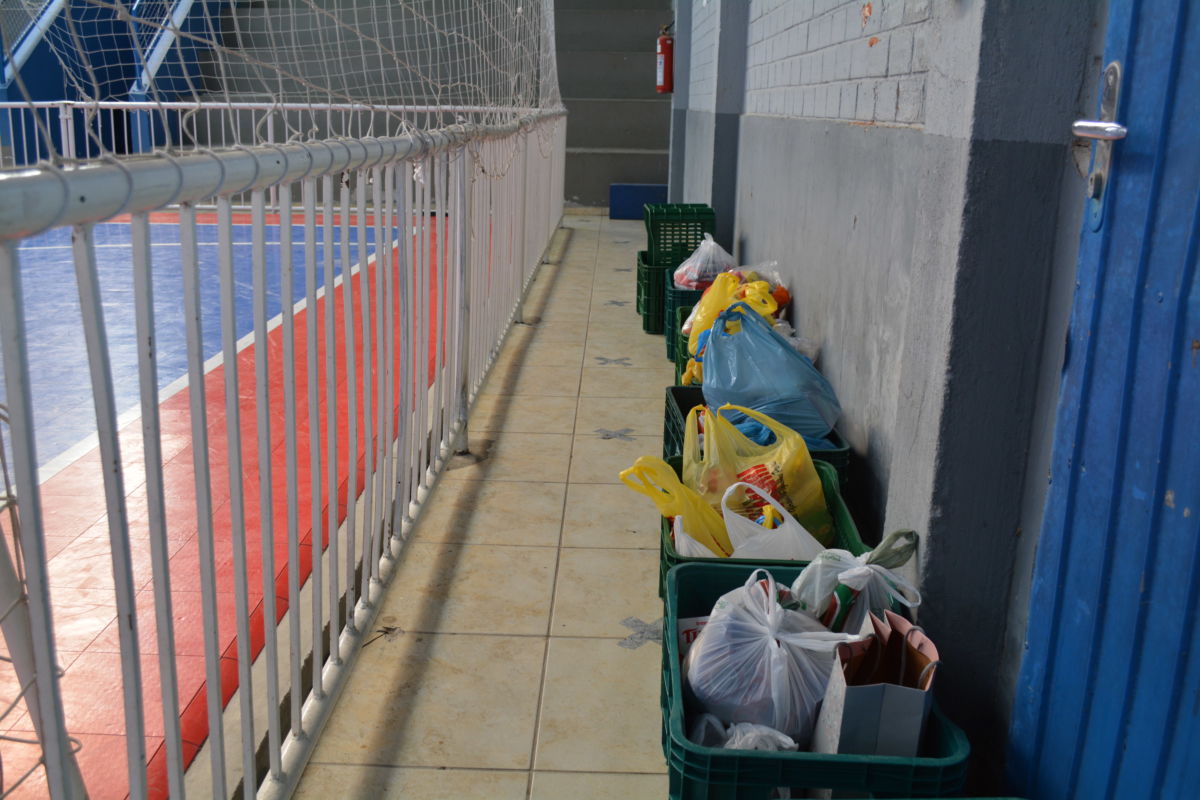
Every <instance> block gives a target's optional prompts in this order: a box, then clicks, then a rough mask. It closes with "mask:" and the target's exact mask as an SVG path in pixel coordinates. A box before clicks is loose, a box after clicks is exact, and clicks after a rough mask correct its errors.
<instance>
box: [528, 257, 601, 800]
mask: <svg viewBox="0 0 1200 800" xmlns="http://www.w3.org/2000/svg"><path fill="white" fill-rule="evenodd" d="M575 240H576V237H574V236H573V237H572V241H571V244H574V243H575ZM570 248H571V245H568V246H567V249H568V250H570ZM563 258H564V260H565V259H566V254H565V253H564V255H563ZM592 272H593V274H594V273H595V263H594V262H593V264H592ZM588 300H589V301H590V300H591V289H588ZM588 326H589V330H590V327H591V317H590V315H589V317H588ZM586 344H587V333H586V331H585V333H584V350H583V351H582V352H581V353H580V368H579V377H578V378H577V380H576V384H575V413H574V414H573V415H572V416H571V447H570V450H569V451H568V453H567V471H566V475H567V477H568V480H567V491H564V492H563V502H562V511H561V514H560V517H559V521H558V547H557V549H556V551H555V556H554V575H553V577H552V579H551V582H550V610H549V613H548V614H547V615H546V644H545V647H544V649H543V651H542V674H541V676H540V677H539V679H538V697H537V706H536V708H535V709H534V715H533V741H532V742H531V743H530V747H529V776H528V779H527V780H526V782H525V797H526V800H529V798H532V796H533V776H534V771H535V768H536V766H537V750H538V743H539V742H540V741H541V727H542V706H543V704H544V703H545V700H546V673H547V671H548V670H549V666H550V641H551V638H552V637H553V630H554V608H555V604H556V602H557V600H558V572H559V567H560V565H561V564H562V544H563V531H564V529H565V528H566V524H567V496H568V495H569V494H570V485H571V484H570V475H571V463H572V460H573V459H574V456H575V432H576V430H577V428H578V422H579V397H580V395H581V393H582V390H583V358H584V357H585V355H586Z"/></svg>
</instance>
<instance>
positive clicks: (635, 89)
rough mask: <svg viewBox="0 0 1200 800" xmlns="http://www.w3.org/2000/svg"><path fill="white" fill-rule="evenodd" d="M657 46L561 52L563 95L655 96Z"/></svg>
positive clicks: (628, 97)
mask: <svg viewBox="0 0 1200 800" xmlns="http://www.w3.org/2000/svg"><path fill="white" fill-rule="evenodd" d="M654 64H655V58H654V50H653V49H648V50H646V51H645V52H638V53H622V52H611V51H602V52H584V53H572V52H566V51H559V53H558V84H559V89H560V91H561V93H562V96H563V97H607V98H615V99H622V100H623V99H637V98H641V99H643V100H653V99H656V98H658V97H661V95H659V94H658V92H656V91H654Z"/></svg>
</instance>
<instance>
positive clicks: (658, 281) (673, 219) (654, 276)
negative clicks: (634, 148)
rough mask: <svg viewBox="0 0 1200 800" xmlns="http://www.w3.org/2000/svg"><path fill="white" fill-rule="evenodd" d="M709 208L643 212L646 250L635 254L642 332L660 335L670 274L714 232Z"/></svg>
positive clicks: (679, 206)
mask: <svg viewBox="0 0 1200 800" xmlns="http://www.w3.org/2000/svg"><path fill="white" fill-rule="evenodd" d="M715 220H716V218H715V216H714V214H713V210H712V208H710V207H709V206H707V205H704V204H702V203H658V204H647V205H646V206H645V207H644V211H643V222H644V223H645V225H646V250H644V251H642V252H640V253H638V262H637V298H638V303H637V309H638V313H639V314H641V315H642V330H644V331H646V333H663V331H664V329H665V328H666V324H665V323H666V321H667V319H669V318H667V317H665V316H664V314H665V311H666V307H665V303H666V293H667V286H668V285H669V284H671V280H672V279H671V272H672V271H673V270H674V269H675V267H678V266H679V265H680V264H681V263H683V261H684V259H686V258H687V257H688V256H690V255H691V254H692V251H693V250H695V249H696V248H697V247H699V246H700V242H702V241H704V234H706V233H708V234H711V233H713V231H714V228H715V224H716V223H715Z"/></svg>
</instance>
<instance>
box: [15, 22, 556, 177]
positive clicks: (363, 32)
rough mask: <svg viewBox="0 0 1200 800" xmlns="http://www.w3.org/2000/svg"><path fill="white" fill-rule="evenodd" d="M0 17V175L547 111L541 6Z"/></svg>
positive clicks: (548, 42) (550, 54)
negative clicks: (1, 102) (16, 169)
mask: <svg viewBox="0 0 1200 800" xmlns="http://www.w3.org/2000/svg"><path fill="white" fill-rule="evenodd" d="M0 3H2V4H0V11H2V13H0V19H3V22H4V27H3V34H4V35H3V45H4V47H3V61H4V65H5V77H4V80H5V83H6V86H7V96H8V98H9V101H10V103H8V104H7V105H8V108H7V109H6V111H7V117H5V118H3V119H0V136H2V137H3V139H4V141H3V144H4V145H5V147H6V148H7V149H8V163H6V164H5V165H6V166H19V165H21V164H26V163H31V162H33V161H36V160H39V159H50V160H57V161H63V160H80V159H87V158H95V157H98V156H108V155H118V156H124V155H129V154H135V153H153V152H162V151H166V152H173V151H179V150H188V149H204V148H221V147H230V146H235V145H253V144H264V143H284V142H294V141H314V140H323V139H330V138H338V137H353V138H361V137H381V136H396V135H402V134H406V133H411V132H414V131H421V130H432V129H436V128H440V127H444V126H447V125H452V124H456V123H467V122H469V123H478V124H483V125H492V124H503V123H507V122H511V121H514V120H517V119H519V118H521V117H524V116H528V115H531V114H535V113H537V112H538V111H542V110H557V109H560V108H561V100H560V97H559V93H558V79H557V74H556V69H555V60H554V30H553V10H552V0H249V1H247V0H241V1H240V2H227V1H218V0H65V1H64V2H48V3H43V2H35V1H34V0H0ZM35 41H36V43H37V46H36V47H30V46H29V45H30V44H31V43H33V42H35ZM22 49H24V50H25V51H26V52H25V53H22V52H21V51H22ZM13 100H16V101H19V104H22V105H23V108H18V107H16V106H17V105H18V104H14V103H12V102H11V101H13ZM63 101H66V103H69V104H70V106H69V110H68V111H63V110H62V109H63V108H64V107H66V104H65V103H64V102H63ZM64 120H69V125H68V124H63V121H64Z"/></svg>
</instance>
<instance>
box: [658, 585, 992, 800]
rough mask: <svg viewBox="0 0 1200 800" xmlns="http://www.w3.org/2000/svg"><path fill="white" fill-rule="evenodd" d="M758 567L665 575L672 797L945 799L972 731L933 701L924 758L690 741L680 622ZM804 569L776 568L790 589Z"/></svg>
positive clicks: (960, 773) (665, 694) (665, 697)
mask: <svg viewBox="0 0 1200 800" xmlns="http://www.w3.org/2000/svg"><path fill="white" fill-rule="evenodd" d="M757 568H759V566H757V565H739V564H730V563H726V562H724V561H723V562H721V563H716V564H708V563H699V564H681V565H679V566H678V567H675V568H674V569H672V570H671V571H670V573H669V574H668V575H667V591H666V613H665V619H664V623H663V642H664V645H665V647H664V651H665V652H664V667H663V690H662V692H661V694H660V698H661V700H662V704H663V707H662V711H663V726H664V731H663V734H664V736H663V741H664V745H665V752H666V756H667V771H668V773H669V776H670V778H669V780H670V797H671V798H672V800H767V798H769V797H771V793H772V791H773V790H774V789H775V787H778V786H787V787H791V788H793V789H800V788H809V789H819V788H831V789H837V790H844V791H852V792H863V793H871V794H872V795H873V796H875V797H911V796H934V797H937V796H945V795H949V794H953V793H955V792H957V791H958V790H959V789H960V788H961V787H962V785H963V783H964V781H965V779H966V772H967V757H968V756H969V755H970V752H971V748H970V744H969V743H968V741H967V737H966V734H964V733H963V732H962V730H961V729H960V728H959V727H958V726H956V725H955V724H954V723H952V722H951V721H950V720H948V719H947V718H946V716H945V715H944V714H943V713H942V711H941V709H940V708H938V706H937V704H936V703H934V706H933V709H932V711H931V712H930V715H929V722H928V724H927V725H926V731H925V739H924V742H923V743H922V746H921V755H919V756H917V757H915V758H899V757H896V756H864V755H841V754H837V755H828V754H824V753H810V752H761V751H750V750H724V749H720V748H715V747H701V746H700V745H697V744H694V743H693V742H691V741H689V740H688V738H687V731H686V720H685V716H684V712H685V709H687V704H686V703H685V700H684V693H683V690H682V674H681V669H680V664H679V658H680V654H679V639H678V636H677V635H676V634H675V631H676V630H677V629H678V620H679V619H680V618H681V617H696V616H703V615H707V614H709V613H711V611H712V607H713V604H714V603H715V602H716V601H717V599H718V598H719V597H721V595H723V594H725V593H726V592H728V591H730V590H732V589H735V588H737V587H739V586H742V585H743V584H745V582H746V579H747V578H749V577H750V573H751V572H753V571H754V570H755V569H757ZM800 569H801V566H799V565H790V566H787V567H782V566H772V567H770V571H771V573H772V574H773V575H774V576H775V579H776V580H777V581H778V582H779V583H783V584H791V583H792V581H794V580H795V578H796V575H798V574H799V572H800Z"/></svg>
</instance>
